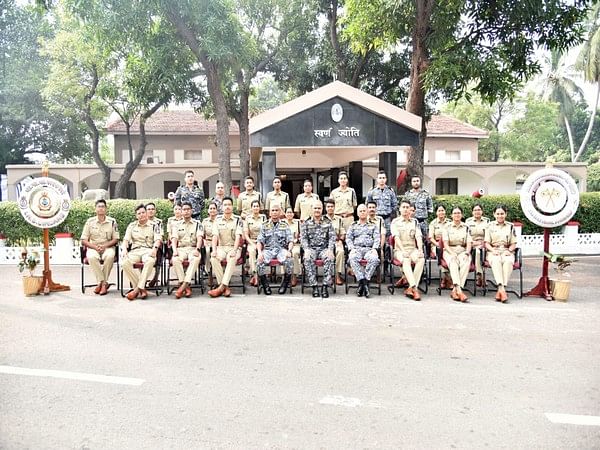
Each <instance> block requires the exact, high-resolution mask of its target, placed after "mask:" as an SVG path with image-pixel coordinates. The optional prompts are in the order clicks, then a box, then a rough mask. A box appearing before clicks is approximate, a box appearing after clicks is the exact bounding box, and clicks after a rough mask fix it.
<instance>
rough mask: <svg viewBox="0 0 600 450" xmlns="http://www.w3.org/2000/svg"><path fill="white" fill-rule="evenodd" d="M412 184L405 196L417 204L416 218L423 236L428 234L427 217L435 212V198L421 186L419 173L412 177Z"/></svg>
mask: <svg viewBox="0 0 600 450" xmlns="http://www.w3.org/2000/svg"><path fill="white" fill-rule="evenodd" d="M410 184H411V186H412V189H411V190H410V191H406V193H405V194H404V198H405V199H407V200H408V201H409V202H411V203H412V204H413V205H415V219H417V222H419V226H420V227H421V234H422V235H423V236H428V235H429V233H428V230H427V217H428V215H429V214H431V213H432V212H433V200H432V199H431V194H429V192H427V191H426V190H425V189H422V188H421V177H420V176H419V175H413V176H412V177H411V179H410Z"/></svg>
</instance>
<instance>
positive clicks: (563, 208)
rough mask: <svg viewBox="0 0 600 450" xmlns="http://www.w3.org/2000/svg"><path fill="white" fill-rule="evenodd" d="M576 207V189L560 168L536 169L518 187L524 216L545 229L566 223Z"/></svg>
mask: <svg viewBox="0 0 600 450" xmlns="http://www.w3.org/2000/svg"><path fill="white" fill-rule="evenodd" d="M578 206H579V190H578V189H577V185H576V184H575V181H574V180H573V178H571V176H570V175H569V174H568V173H566V172H563V171H562V170H559V169H551V168H550V169H542V170H538V171H536V172H534V173H532V174H531V175H529V177H527V180H525V183H524V184H523V187H522V188H521V208H522V209H523V212H524V213H525V216H527V218H528V219H529V220H530V221H531V222H533V223H535V224H536V225H539V226H541V227H544V228H553V227H559V226H561V225H564V224H565V223H567V222H568V221H569V220H570V219H571V217H573V215H574V214H575V212H576V211H577V208H578Z"/></svg>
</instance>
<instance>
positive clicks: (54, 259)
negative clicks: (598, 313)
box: [0, 224, 600, 267]
mask: <svg viewBox="0 0 600 450" xmlns="http://www.w3.org/2000/svg"><path fill="white" fill-rule="evenodd" d="M516 231H517V239H518V243H519V247H520V248H521V251H522V252H523V256H540V255H541V254H542V251H543V248H544V236H542V235H540V234H534V235H524V234H521V228H520V227H519V226H517V227H516ZM60 241H61V242H59V243H58V245H56V246H50V262H51V263H52V264H67V265H70V264H79V262H80V257H79V245H76V244H74V242H73V240H72V239H70V238H67V239H60ZM27 250H28V251H37V252H39V253H40V258H42V256H43V254H42V253H41V251H42V247H41V246H37V247H35V246H34V247H27ZM22 251H23V247H4V246H3V245H2V241H1V240H0V265H14V266H15V267H16V266H17V264H18V263H19V260H20V258H21V252H22ZM550 252H551V253H559V254H561V255H600V233H585V234H579V225H575V224H572V225H571V224H570V225H568V226H565V230H564V232H563V234H552V235H550Z"/></svg>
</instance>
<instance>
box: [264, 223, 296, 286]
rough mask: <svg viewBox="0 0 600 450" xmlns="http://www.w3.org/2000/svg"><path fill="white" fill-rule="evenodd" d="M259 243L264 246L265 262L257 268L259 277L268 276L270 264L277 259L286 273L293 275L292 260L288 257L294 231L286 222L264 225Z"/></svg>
mask: <svg viewBox="0 0 600 450" xmlns="http://www.w3.org/2000/svg"><path fill="white" fill-rule="evenodd" d="M256 241H257V242H260V243H261V244H262V245H263V257H264V259H263V261H262V262H259V263H258V264H257V265H256V266H257V271H258V275H260V276H262V275H266V274H267V272H268V268H269V263H270V262H271V260H272V259H277V260H278V261H279V262H280V263H281V264H282V265H283V266H284V268H285V273H286V274H287V275H291V273H292V269H293V262H292V258H291V257H289V258H288V256H287V255H286V253H287V251H288V249H289V246H290V242H292V230H291V229H290V227H289V225H288V224H287V223H286V222H285V221H282V220H280V221H277V222H273V221H272V220H269V221H268V222H265V223H263V225H262V227H261V228H260V233H258V238H257V239H256Z"/></svg>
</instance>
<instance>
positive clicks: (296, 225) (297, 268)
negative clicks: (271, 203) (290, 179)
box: [284, 207, 302, 287]
mask: <svg viewBox="0 0 600 450" xmlns="http://www.w3.org/2000/svg"><path fill="white" fill-rule="evenodd" d="M284 222H285V223H287V224H288V226H289V227H290V230H292V236H293V239H292V241H293V242H294V247H292V259H293V260H294V271H293V272H292V287H295V286H296V285H297V284H298V277H299V276H300V275H302V266H301V265H300V219H294V210H293V209H292V208H291V207H288V208H286V210H285V220H284Z"/></svg>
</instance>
